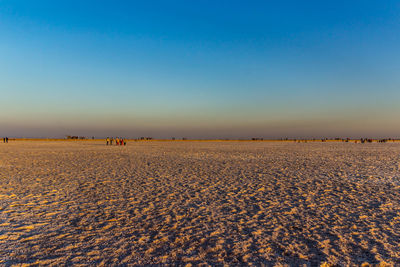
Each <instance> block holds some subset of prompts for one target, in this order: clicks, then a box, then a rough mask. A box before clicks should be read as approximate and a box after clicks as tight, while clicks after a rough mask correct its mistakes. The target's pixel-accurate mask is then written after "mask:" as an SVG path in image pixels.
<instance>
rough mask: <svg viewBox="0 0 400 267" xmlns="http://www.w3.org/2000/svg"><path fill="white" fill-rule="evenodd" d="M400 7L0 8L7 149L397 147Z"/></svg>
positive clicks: (51, 4) (161, 4)
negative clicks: (204, 142) (62, 143)
mask: <svg viewBox="0 0 400 267" xmlns="http://www.w3.org/2000/svg"><path fill="white" fill-rule="evenodd" d="M399 118H400V2H399V1H392V0H386V1H368V0H364V1H361V0H360V1H357V0H355V1H311V0H310V1H252V0H249V1H235V0H230V1H227V0H226V1H225V0H221V1H218V0H217V1H215V0H214V1H203V0H199V1H183V0H182V1H175V0H171V1H91V0H87V1H77V0H69V1H64V0H60V1H50V0H49V1H42V0H37V1H25V0H19V1H12V0H9V1H6V0H0V136H10V137H65V136H66V135H81V136H90V137H91V136H95V137H98V138H102V137H106V136H125V137H130V138H134V137H140V136H151V137H154V138H171V137H176V138H181V137H186V138H203V139H208V138H251V137H263V138H320V137H352V138H359V137H376V138H380V137H394V138H396V137H397V138H400V123H399V122H400V120H399Z"/></svg>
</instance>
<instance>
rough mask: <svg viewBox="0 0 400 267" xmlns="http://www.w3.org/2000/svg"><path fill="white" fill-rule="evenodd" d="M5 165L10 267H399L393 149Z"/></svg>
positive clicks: (94, 149) (65, 149)
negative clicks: (371, 266)
mask: <svg viewBox="0 0 400 267" xmlns="http://www.w3.org/2000/svg"><path fill="white" fill-rule="evenodd" d="M0 158H1V166H2V167H1V168H0V264H1V265H6V266H12V265H17V266H20V265H21V264H28V265H33V266H37V265H50V266H59V265H100V266H101V265H104V266H110V265H140V266H143V265H149V264H165V265H174V264H178V265H183V266H184V265H188V266H191V265H192V266H197V265H201V264H205V265H206V264H209V265H218V266H223V265H231V266H232V265H233V266H237V265H256V266H258V265H266V266H271V265H276V266H287V265H289V266H298V265H302V264H306V265H312V266H314V265H317V266H318V265H323V266H332V265H342V266H345V265H351V266H353V265H358V266H361V265H363V266H368V264H374V265H379V264H380V265H381V266H386V265H387V266H393V265H400V231H399V229H400V190H399V189H400V173H399V162H400V144H397V143H394V144H392V143H386V144H377V143H375V144H353V143H307V144H305V143H290V142H274V143H267V142H148V143H145V142H131V143H128V146H126V147H116V146H105V145H104V144H103V143H100V142H46V141H43V142H41V141H37V142H28V141H24V142H22V141H21V142H13V143H9V144H0ZM10 166H11V167H10Z"/></svg>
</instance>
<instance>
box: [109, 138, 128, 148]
mask: <svg viewBox="0 0 400 267" xmlns="http://www.w3.org/2000/svg"><path fill="white" fill-rule="evenodd" d="M114 141H115V145H116V146H126V139H124V138H120V137H116V138H115V139H114V138H113V137H107V138H106V145H107V146H108V145H110V146H112V144H113V143H114Z"/></svg>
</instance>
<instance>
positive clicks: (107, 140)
mask: <svg viewBox="0 0 400 267" xmlns="http://www.w3.org/2000/svg"><path fill="white" fill-rule="evenodd" d="M109 143H110V137H107V138H106V145H107V146H108V144H109Z"/></svg>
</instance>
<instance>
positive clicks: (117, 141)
mask: <svg viewBox="0 0 400 267" xmlns="http://www.w3.org/2000/svg"><path fill="white" fill-rule="evenodd" d="M115 145H116V146H118V145H119V137H117V138H115Z"/></svg>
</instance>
